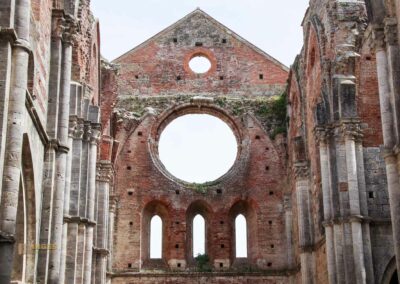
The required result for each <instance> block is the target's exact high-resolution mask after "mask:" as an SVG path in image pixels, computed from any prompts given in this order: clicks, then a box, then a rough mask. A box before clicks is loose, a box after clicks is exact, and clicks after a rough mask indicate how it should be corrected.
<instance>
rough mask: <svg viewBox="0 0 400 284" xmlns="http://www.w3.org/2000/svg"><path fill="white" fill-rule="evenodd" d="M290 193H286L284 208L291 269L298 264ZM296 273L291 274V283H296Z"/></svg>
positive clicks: (288, 261) (289, 266)
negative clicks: (294, 243)
mask: <svg viewBox="0 0 400 284" xmlns="http://www.w3.org/2000/svg"><path fill="white" fill-rule="evenodd" d="M290 199H291V198H290V195H289V194H288V195H285V198H284V209H285V233H286V247H287V263H288V269H289V270H293V271H294V270H295V269H296V264H295V259H294V246H293V213H292V204H291V202H290ZM295 282H296V281H295V275H290V276H289V283H290V284H294V283H295Z"/></svg>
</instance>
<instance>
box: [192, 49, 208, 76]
mask: <svg viewBox="0 0 400 284" xmlns="http://www.w3.org/2000/svg"><path fill="white" fill-rule="evenodd" d="M189 67H190V69H191V70H192V71H193V72H194V73H196V74H204V73H207V72H208V71H209V70H210V69H211V61H210V60H209V59H208V58H207V57H205V56H204V55H201V54H199V55H196V56H195V57H193V58H192V59H191V60H190V61H189Z"/></svg>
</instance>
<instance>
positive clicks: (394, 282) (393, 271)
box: [381, 257, 399, 284]
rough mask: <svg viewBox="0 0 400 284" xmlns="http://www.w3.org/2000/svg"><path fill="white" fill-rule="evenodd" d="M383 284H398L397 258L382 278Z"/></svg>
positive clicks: (391, 261) (392, 261)
mask: <svg viewBox="0 0 400 284" xmlns="http://www.w3.org/2000/svg"><path fill="white" fill-rule="evenodd" d="M381 283H382V284H398V283H399V278H398V274H397V267H396V257H393V258H392V259H391V260H390V262H389V264H388V265H387V267H386V270H385V272H384V273H383V277H382V281H381Z"/></svg>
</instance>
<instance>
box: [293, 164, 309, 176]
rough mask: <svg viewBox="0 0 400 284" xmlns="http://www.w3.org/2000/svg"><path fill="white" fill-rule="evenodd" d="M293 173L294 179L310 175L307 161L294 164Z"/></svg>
mask: <svg viewBox="0 0 400 284" xmlns="http://www.w3.org/2000/svg"><path fill="white" fill-rule="evenodd" d="M294 174H295V177H296V179H307V178H308V177H309V176H310V167H309V166H308V163H307V162H297V163H295V164H294Z"/></svg>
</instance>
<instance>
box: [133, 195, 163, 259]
mask: <svg viewBox="0 0 400 284" xmlns="http://www.w3.org/2000/svg"><path fill="white" fill-rule="evenodd" d="M154 216H159V217H160V218H161V220H162V262H163V263H164V260H166V259H168V252H169V251H170V250H169V242H168V237H167V236H168V224H169V223H170V213H169V209H168V205H167V204H165V203H164V202H162V201H159V200H152V201H150V202H149V203H147V204H146V206H145V207H144V209H143V213H142V226H141V227H142V228H141V244H140V246H141V255H142V264H143V265H144V266H146V265H147V263H149V262H150V261H153V260H150V223H151V220H152V218H153V217H154Z"/></svg>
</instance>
